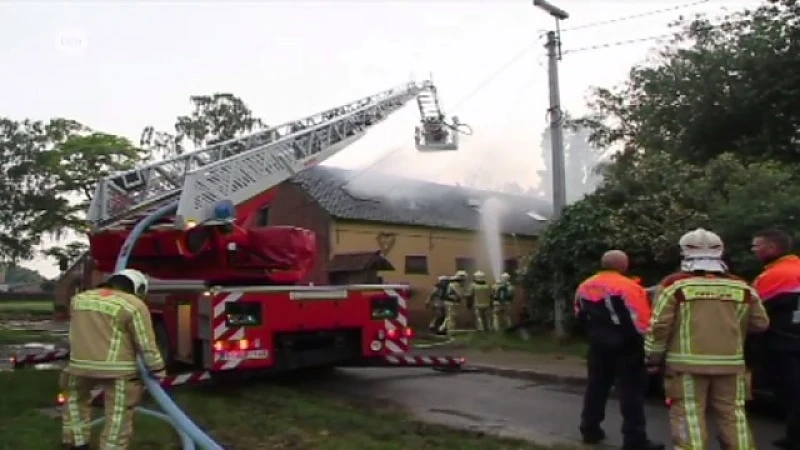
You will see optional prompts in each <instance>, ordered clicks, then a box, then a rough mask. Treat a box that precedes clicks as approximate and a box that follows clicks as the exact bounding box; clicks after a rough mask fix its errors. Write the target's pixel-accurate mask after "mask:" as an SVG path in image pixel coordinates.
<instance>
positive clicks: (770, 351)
mask: <svg viewBox="0 0 800 450" xmlns="http://www.w3.org/2000/svg"><path fill="white" fill-rule="evenodd" d="M793 246H794V242H793V240H792V237H791V235H789V234H788V233H786V232H784V231H781V230H765V231H762V232H759V233H757V234H756V235H755V237H754V238H753V253H755V255H756V257H758V259H759V260H760V261H761V262H762V263H763V264H764V265H765V267H764V272H763V273H761V274H760V275H759V276H758V277H757V278H756V280H755V281H754V282H753V288H754V289H755V290H756V292H758V294H759V296H760V297H761V299H762V301H763V302H764V307H765V309H766V311H767V314H768V315H769V322H770V326H769V329H768V330H767V332H766V333H765V334H764V335H763V337H759V339H760V340H762V345H763V348H759V349H757V350H758V354H760V355H763V358H764V360H765V362H766V369H767V370H768V372H769V373H771V374H773V376H772V377H771V378H773V379H774V380H775V381H777V382H778V384H779V386H778V388H779V389H780V391H781V396H782V397H783V398H784V400H785V402H786V411H787V420H786V435H785V436H784V437H783V438H782V439H779V440H778V441H775V443H774V444H775V445H776V446H777V447H782V448H787V449H792V450H798V449H800V310H799V309H798V304H800V258H798V257H797V256H796V255H793V254H791V251H792V248H793ZM754 350H756V349H754Z"/></svg>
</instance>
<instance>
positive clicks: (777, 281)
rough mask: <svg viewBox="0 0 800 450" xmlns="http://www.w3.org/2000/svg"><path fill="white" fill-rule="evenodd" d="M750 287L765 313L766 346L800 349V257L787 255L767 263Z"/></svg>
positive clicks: (770, 348)
mask: <svg viewBox="0 0 800 450" xmlns="http://www.w3.org/2000/svg"><path fill="white" fill-rule="evenodd" d="M753 288H754V289H755V290H756V292H758V295H759V296H760V297H761V300H762V301H763V302H764V308H765V309H766V310H767V314H768V315H769V322H770V326H769V330H768V331H767V333H766V335H765V336H764V339H765V344H766V346H767V349H769V350H778V351H800V258H798V257H797V256H795V255H788V256H784V257H782V258H780V259H778V260H777V261H774V262H772V263H771V264H768V265H767V266H766V267H765V268H764V272H762V273H761V275H759V276H758V277H757V278H756V280H755V281H754V282H753Z"/></svg>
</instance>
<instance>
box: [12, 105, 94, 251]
mask: <svg viewBox="0 0 800 450" xmlns="http://www.w3.org/2000/svg"><path fill="white" fill-rule="evenodd" d="M83 129H84V127H83V126H82V125H81V124H79V123H78V122H75V121H72V120H67V119H61V118H57V119H52V120H50V121H48V122H43V121H34V120H28V119H26V120H22V121H15V120H12V119H8V118H0V196H1V197H2V199H3V201H2V202H0V265H2V264H5V263H9V262H15V261H19V260H24V259H28V258H30V257H32V256H33V255H34V248H35V247H36V245H38V244H39V243H40V242H41V239H42V237H43V236H44V235H45V234H53V235H59V234H60V233H61V232H62V230H63V225H64V218H65V217H66V216H67V215H68V214H69V212H70V205H69V202H68V201H67V200H65V199H64V198H61V197H59V196H58V195H55V193H56V191H57V188H58V183H57V180H56V179H54V177H53V176H52V173H51V172H50V171H49V165H48V162H49V161H50V160H51V153H50V152H51V151H53V149H54V148H55V147H56V146H58V145H60V144H61V143H63V142H64V141H66V140H67V139H68V138H69V137H70V136H72V135H73V134H75V133H79V132H81V131H82V130H83Z"/></svg>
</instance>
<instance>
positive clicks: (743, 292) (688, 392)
mask: <svg viewBox="0 0 800 450" xmlns="http://www.w3.org/2000/svg"><path fill="white" fill-rule="evenodd" d="M679 244H680V248H681V255H682V262H681V268H680V272H678V273H676V274H673V275H670V276H668V277H667V278H666V279H665V280H664V281H662V283H661V286H660V291H659V294H658V295H659V296H658V299H656V303H655V304H656V309H655V312H654V313H653V319H652V323H651V330H650V332H649V333H648V335H647V337H646V339H645V354H646V362H647V365H648V366H649V367H661V366H662V364H664V368H665V372H664V391H665V394H666V396H667V399H668V401H669V404H670V411H669V418H670V428H671V429H672V441H673V443H674V445H675V448H676V449H682V450H705V449H706V448H707V431H706V409H707V407H710V408H711V409H712V410H713V411H714V415H715V417H716V420H717V428H718V429H719V432H720V441H721V445H722V448H725V449H727V450H751V449H753V448H755V443H754V441H753V436H752V434H751V432H750V427H749V425H748V423H747V418H746V415H745V409H744V405H745V401H746V399H747V396H748V395H749V386H748V381H747V375H746V367H745V361H744V342H745V337H746V336H747V332H748V331H752V332H759V331H763V330H765V329H766V328H767V326H768V324H769V319H768V318H767V315H766V312H765V311H764V306H763V305H762V304H761V300H760V298H759V297H758V294H757V293H756V292H755V290H753V289H752V288H750V286H748V285H747V283H746V282H744V281H742V280H741V279H739V278H737V277H734V276H732V275H730V274H729V273H728V268H727V267H726V265H725V263H724V262H723V261H722V253H723V251H724V246H723V242H722V239H720V237H719V236H718V235H716V234H715V233H713V232H711V231H707V230H704V229H702V228H698V229H696V230H693V231H690V232H688V233H686V234H685V235H683V236H682V237H681V239H680V241H679Z"/></svg>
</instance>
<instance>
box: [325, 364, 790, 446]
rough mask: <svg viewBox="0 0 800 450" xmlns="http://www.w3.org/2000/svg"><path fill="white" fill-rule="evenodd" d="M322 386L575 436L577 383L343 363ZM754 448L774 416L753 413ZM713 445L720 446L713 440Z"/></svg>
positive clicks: (663, 427) (614, 415)
mask: <svg viewBox="0 0 800 450" xmlns="http://www.w3.org/2000/svg"><path fill="white" fill-rule="evenodd" d="M323 387H324V388H325V389H330V390H333V391H337V392H339V393H344V394H348V395H353V396H368V397H372V398H378V399H386V400H391V401H395V402H399V403H400V404H402V405H404V406H406V407H407V408H409V409H410V411H411V412H413V413H414V414H416V415H417V416H418V417H420V418H422V419H423V420H426V421H430V422H434V423H440V424H444V425H451V426H457V427H462V428H468V429H474V430H479V431H490V432H494V433H497V434H501V435H506V436H511V437H520V438H524V439H530V440H534V441H536V442H539V443H542V444H558V443H562V444H574V443H577V442H578V438H579V436H578V433H577V420H578V416H579V413H580V403H581V394H582V392H581V391H580V389H577V388H575V387H569V386H559V385H552V384H543V383H536V382H532V381H524V380H516V379H509V378H501V377H497V376H493V375H487V374H481V373H461V374H445V373H439V372H434V371H432V370H427V369H407V370H403V369H399V370H398V369H380V368H376V369H344V370H340V371H339V372H337V373H336V374H335V375H332V376H331V377H330V378H328V379H326V380H325V381H324V382H323ZM618 411H619V405H618V403H617V402H616V401H615V400H611V401H610V403H609V408H608V413H607V415H608V417H607V419H606V423H605V424H604V428H605V430H606V432H607V433H608V435H609V439H608V441H607V443H608V444H609V445H612V446H616V447H618V446H620V445H621V444H622V438H621V436H620V433H619V428H620V417H619V413H618ZM751 416H752V424H753V428H754V431H755V434H756V439H757V444H758V448H764V449H768V448H771V444H770V442H771V441H772V440H773V439H775V438H776V437H778V436H779V435H780V433H781V424H780V422H779V421H777V420H775V419H774V418H767V417H765V416H763V415H758V414H752V415H751ZM647 417H648V419H649V424H648V428H649V431H650V433H651V435H652V437H653V438H654V439H656V440H660V441H662V442H668V440H669V433H668V423H667V411H666V408H665V407H664V406H662V405H659V404H656V403H655V402H654V403H653V404H651V405H649V406H648V409H647ZM712 448H714V449H716V448H718V447H717V446H716V444H714V445H713V446H712Z"/></svg>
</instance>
